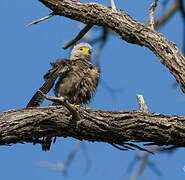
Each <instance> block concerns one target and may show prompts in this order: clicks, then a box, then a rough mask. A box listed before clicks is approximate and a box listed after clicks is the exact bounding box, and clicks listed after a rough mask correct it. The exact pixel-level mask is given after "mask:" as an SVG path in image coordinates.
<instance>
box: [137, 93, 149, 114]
mask: <svg viewBox="0 0 185 180" xmlns="http://www.w3.org/2000/svg"><path fill="white" fill-rule="evenodd" d="M137 101H138V103H139V110H140V111H143V112H146V113H148V107H147V105H146V104H145V101H144V98H143V96H142V95H141V94H138V95H137Z"/></svg>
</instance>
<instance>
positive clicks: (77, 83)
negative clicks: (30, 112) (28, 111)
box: [27, 43, 100, 150]
mask: <svg viewBox="0 0 185 180" xmlns="http://www.w3.org/2000/svg"><path fill="white" fill-rule="evenodd" d="M91 49H92V48H91V46H90V45H89V44H87V43H80V44H78V45H76V46H74V48H73V49H72V51H71V55H70V60H67V59H61V60H57V61H56V62H55V63H51V65H52V69H50V70H49V71H48V72H47V73H46V74H45V75H44V79H45V80H46V82H45V83H44V85H43V86H42V87H41V88H40V90H41V91H42V92H44V93H45V94H47V93H48V92H49V91H50V89H51V88H52V86H53V85H54V82H55V80H56V79H57V77H59V80H58V82H57V83H56V85H55V88H54V93H55V95H56V96H57V97H60V96H63V97H67V98H68V100H69V102H70V103H71V104H75V105H77V104H78V105H80V104H87V103H89V102H90V101H91V98H92V96H93V94H94V92H95V90H96V88H97V85H98V81H99V75H100V69H99V68H98V67H96V66H93V65H92V64H91ZM41 102H42V97H41V94H39V91H38V92H36V93H35V95H34V96H33V98H32V99H31V100H30V102H29V103H28V105H27V107H33V106H38V105H39V104H40V103H41ZM44 139H45V140H46V142H45V143H43V146H42V147H43V150H49V148H50V143H51V139H49V138H44Z"/></svg>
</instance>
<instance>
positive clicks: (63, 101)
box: [38, 90, 81, 120]
mask: <svg viewBox="0 0 185 180" xmlns="http://www.w3.org/2000/svg"><path fill="white" fill-rule="evenodd" d="M38 91H39V92H40V93H41V94H42V96H43V97H44V98H46V99H47V100H50V101H53V102H56V103H59V104H61V105H63V106H65V107H66V108H67V109H68V110H69V111H70V113H71V115H72V116H73V118H75V119H76V120H80V119H81V118H80V115H79V113H78V111H77V110H76V109H75V108H74V107H73V106H72V105H71V104H70V103H69V102H68V100H67V99H66V98H65V97H62V96H61V97H52V96H47V95H45V94H43V92H42V91H41V90H38Z"/></svg>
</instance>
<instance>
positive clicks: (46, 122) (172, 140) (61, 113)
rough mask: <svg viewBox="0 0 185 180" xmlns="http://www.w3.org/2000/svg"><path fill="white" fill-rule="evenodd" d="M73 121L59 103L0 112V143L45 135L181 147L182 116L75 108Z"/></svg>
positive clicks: (184, 125)
mask: <svg viewBox="0 0 185 180" xmlns="http://www.w3.org/2000/svg"><path fill="white" fill-rule="evenodd" d="M78 112H79V114H80V117H81V120H75V119H73V118H72V115H70V112H69V111H68V110H67V109H66V108H63V107H62V106H49V107H39V108H38V107H35V108H27V109H21V110H13V111H7V112H4V113H3V114H2V115H0V144H1V145H6V144H11V143H22V142H35V140H36V139H38V138H40V137H43V136H45V135H50V136H62V137H73V138H76V139H79V140H88V141H101V142H107V143H110V144H120V145H121V144H123V142H127V141H139V142H153V143H154V144H158V145H176V146H181V147H184V146H185V117H178V116H171V115H163V114H149V113H144V112H140V111H139V112H138V111H132V112H130V111H120V112H115V111H100V110H97V111H92V110H90V109H83V108H79V110H78Z"/></svg>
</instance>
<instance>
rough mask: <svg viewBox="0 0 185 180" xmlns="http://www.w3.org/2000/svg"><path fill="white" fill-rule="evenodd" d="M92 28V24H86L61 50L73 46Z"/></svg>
mask: <svg viewBox="0 0 185 180" xmlns="http://www.w3.org/2000/svg"><path fill="white" fill-rule="evenodd" d="M92 27H93V25H92V24H87V25H86V26H85V27H84V28H83V29H82V30H81V31H80V32H79V34H78V35H77V36H76V37H75V38H74V39H72V40H71V41H69V42H68V43H67V44H65V45H64V46H63V47H62V48H63V49H67V48H69V47H70V46H72V45H74V44H75V43H76V42H77V41H79V40H80V39H81V38H83V36H84V35H85V34H86V33H87V32H88V31H89V30H90V29H91V28H92Z"/></svg>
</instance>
